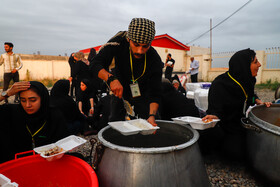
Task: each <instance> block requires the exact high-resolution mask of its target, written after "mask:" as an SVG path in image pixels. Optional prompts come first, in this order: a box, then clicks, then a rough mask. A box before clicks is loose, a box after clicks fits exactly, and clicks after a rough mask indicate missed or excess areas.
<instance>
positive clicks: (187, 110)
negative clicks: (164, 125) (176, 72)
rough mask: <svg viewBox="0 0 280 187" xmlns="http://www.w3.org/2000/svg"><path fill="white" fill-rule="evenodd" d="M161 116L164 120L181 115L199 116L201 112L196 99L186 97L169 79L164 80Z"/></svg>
mask: <svg viewBox="0 0 280 187" xmlns="http://www.w3.org/2000/svg"><path fill="white" fill-rule="evenodd" d="M160 116H161V119H163V120H171V118H175V117H179V116H194V117H199V112H198V109H197V107H196V106H195V104H194V101H193V100H191V99H188V98H186V96H184V95H183V94H182V93H180V92H179V91H178V90H176V89H175V88H174V86H173V85H172V84H171V83H170V81H169V80H168V79H165V78H164V79H163V80H162V99H161V105H160Z"/></svg>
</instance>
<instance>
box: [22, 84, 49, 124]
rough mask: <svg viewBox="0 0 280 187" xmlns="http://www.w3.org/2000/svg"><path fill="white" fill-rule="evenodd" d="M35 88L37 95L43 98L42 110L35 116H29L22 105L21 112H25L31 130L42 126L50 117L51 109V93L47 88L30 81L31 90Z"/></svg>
mask: <svg viewBox="0 0 280 187" xmlns="http://www.w3.org/2000/svg"><path fill="white" fill-rule="evenodd" d="M32 88H34V89H35V90H36V93H37V94H38V95H39V96H40V98H41V106H40V109H39V110H38V111H37V112H36V113H34V114H27V113H26V112H25V110H24V109H23V107H22V105H21V104H20V108H21V110H23V114H24V115H25V119H26V123H27V124H28V126H29V128H30V129H33V128H35V129H36V128H37V126H42V125H43V124H44V122H45V121H47V118H48V116H49V112H50V107H49V92H48V90H47V88H46V87H45V86H44V85H43V84H42V83H41V82H37V81H30V88H29V89H32Z"/></svg>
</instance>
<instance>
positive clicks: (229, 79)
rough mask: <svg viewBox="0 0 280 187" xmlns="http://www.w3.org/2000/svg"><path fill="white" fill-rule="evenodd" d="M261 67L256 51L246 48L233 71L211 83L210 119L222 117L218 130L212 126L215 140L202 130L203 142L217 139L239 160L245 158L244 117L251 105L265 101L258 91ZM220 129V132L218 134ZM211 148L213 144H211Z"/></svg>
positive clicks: (238, 54) (231, 67)
mask: <svg viewBox="0 0 280 187" xmlns="http://www.w3.org/2000/svg"><path fill="white" fill-rule="evenodd" d="M260 66H261V64H260V63H259V61H258V59H257V58H256V53H255V51H253V50H251V49H245V50H241V51H238V52H236V53H235V54H234V55H233V56H232V57H231V59H230V61H229V71H227V72H225V73H224V74H221V75H219V76H218V77H217V78H216V79H215V80H214V81H213V83H212V84H211V87H210V90H209V96H208V102H209V103H208V110H207V114H208V115H207V116H205V117H204V118H203V120H207V119H220V122H219V123H218V124H217V125H216V127H215V128H214V129H209V131H208V132H209V133H208V135H209V134H212V135H213V137H212V138H213V139H211V138H209V137H207V135H206V134H207V133H206V131H205V132H203V133H202V136H201V138H200V139H201V140H200V142H203V140H206V141H205V142H210V141H211V140H217V137H219V138H220V139H219V140H218V141H217V142H219V143H220V145H219V146H218V147H221V148H222V150H223V151H225V152H226V153H227V154H228V155H229V156H231V157H233V158H237V159H242V158H244V156H245V155H244V154H245V135H246V133H245V129H244V128H243V127H242V126H241V123H240V119H241V118H242V117H244V116H245V112H246V110H247V108H248V107H249V106H251V105H254V104H266V105H267V106H270V104H271V103H269V102H268V103H263V102H262V101H261V100H260V99H259V98H258V96H257V95H256V94H255V93H254V86H255V83H256V78H255V77H256V76H257V73H258V69H259V67H260ZM215 131H216V133H215ZM208 147H209V146H208Z"/></svg>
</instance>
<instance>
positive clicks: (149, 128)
mask: <svg viewBox="0 0 280 187" xmlns="http://www.w3.org/2000/svg"><path fill="white" fill-rule="evenodd" d="M128 123H130V124H131V125H133V126H135V127H137V128H139V129H140V133H141V134H143V135H147V134H153V133H154V132H155V131H156V130H157V129H159V127H158V126H153V125H152V124H150V123H149V122H148V121H147V120H144V119H134V120H130V121H128ZM139 124H141V125H140V126H139Z"/></svg>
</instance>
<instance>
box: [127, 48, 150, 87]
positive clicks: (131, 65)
mask: <svg viewBox="0 0 280 187" xmlns="http://www.w3.org/2000/svg"><path fill="white" fill-rule="evenodd" d="M129 54H130V67H131V75H132V82H133V84H134V83H135V82H136V81H137V80H138V79H139V78H140V77H142V76H143V75H144V73H145V71H146V64H147V61H146V54H145V64H144V69H143V73H142V75H140V77H138V78H137V79H135V80H134V75H133V64H132V56H131V50H130V48H129Z"/></svg>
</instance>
